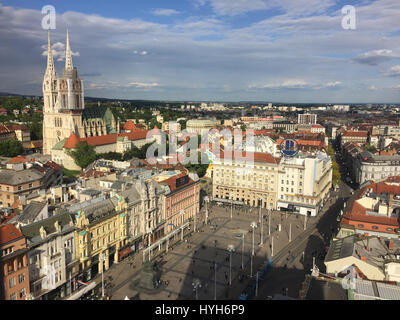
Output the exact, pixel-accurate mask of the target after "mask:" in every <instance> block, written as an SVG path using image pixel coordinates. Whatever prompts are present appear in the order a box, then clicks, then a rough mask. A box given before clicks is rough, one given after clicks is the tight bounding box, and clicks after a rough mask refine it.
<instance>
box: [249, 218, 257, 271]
mask: <svg viewBox="0 0 400 320" xmlns="http://www.w3.org/2000/svg"><path fill="white" fill-rule="evenodd" d="M250 227H251V228H253V232H252V234H253V245H252V250H251V260H250V262H251V264H250V278H252V277H253V256H254V229H255V228H257V223H256V222H255V221H253V222H252V223H251V224H250Z"/></svg>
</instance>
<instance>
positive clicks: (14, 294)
mask: <svg viewBox="0 0 400 320" xmlns="http://www.w3.org/2000/svg"><path fill="white" fill-rule="evenodd" d="M25 295H26V291H25V288H22V289H21V290H20V291H19V298H20V299H23V298H24V297H25ZM10 300H17V294H16V293H15V292H14V293H12V294H10Z"/></svg>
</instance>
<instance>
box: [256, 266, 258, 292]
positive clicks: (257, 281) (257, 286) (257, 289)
mask: <svg viewBox="0 0 400 320" xmlns="http://www.w3.org/2000/svg"><path fill="white" fill-rule="evenodd" d="M257 296H258V271H257V279H256V297H257Z"/></svg>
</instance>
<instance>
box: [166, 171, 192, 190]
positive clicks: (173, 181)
mask: <svg viewBox="0 0 400 320" xmlns="http://www.w3.org/2000/svg"><path fill="white" fill-rule="evenodd" d="M186 175H188V173H186V172H181V173H180V174H178V175H176V176H173V177H171V178H169V179H167V180H164V181H160V183H166V184H168V187H169V188H170V189H171V191H175V190H177V189H180V188H183V187H185V186H187V185H189V184H190V183H192V182H193V180H192V179H190V178H189V180H188V182H187V183H185V184H184V185H181V186H180V187H178V188H177V187H176V180H177V179H178V178H181V177H184V176H186Z"/></svg>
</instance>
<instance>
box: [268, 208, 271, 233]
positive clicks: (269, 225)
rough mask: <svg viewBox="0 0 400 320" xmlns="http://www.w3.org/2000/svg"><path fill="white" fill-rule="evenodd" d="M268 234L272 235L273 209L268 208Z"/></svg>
mask: <svg viewBox="0 0 400 320" xmlns="http://www.w3.org/2000/svg"><path fill="white" fill-rule="evenodd" d="M268 235H269V236H270V235H271V210H268Z"/></svg>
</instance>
